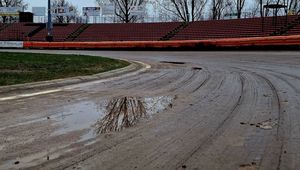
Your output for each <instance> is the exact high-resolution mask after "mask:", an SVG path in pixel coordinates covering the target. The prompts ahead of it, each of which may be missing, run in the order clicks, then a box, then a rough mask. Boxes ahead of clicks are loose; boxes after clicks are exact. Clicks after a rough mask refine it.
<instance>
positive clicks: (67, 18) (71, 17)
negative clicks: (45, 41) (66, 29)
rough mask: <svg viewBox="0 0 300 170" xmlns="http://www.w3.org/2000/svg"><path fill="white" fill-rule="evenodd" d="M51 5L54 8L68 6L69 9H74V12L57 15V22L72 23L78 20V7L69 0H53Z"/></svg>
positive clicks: (55, 20)
mask: <svg viewBox="0 0 300 170" xmlns="http://www.w3.org/2000/svg"><path fill="white" fill-rule="evenodd" d="M51 6H52V9H53V8H59V7H61V8H68V9H69V10H72V11H73V12H72V14H66V15H57V16H55V19H54V22H55V23H70V22H75V21H76V18H77V16H78V11H77V8H76V7H75V6H74V5H73V4H71V3H70V2H68V1H67V0H52V5H51Z"/></svg>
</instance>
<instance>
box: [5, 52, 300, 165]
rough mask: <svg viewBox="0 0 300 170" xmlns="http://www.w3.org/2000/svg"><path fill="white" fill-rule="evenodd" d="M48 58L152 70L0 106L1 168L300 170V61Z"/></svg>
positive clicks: (259, 55)
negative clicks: (120, 62)
mask: <svg viewBox="0 0 300 170" xmlns="http://www.w3.org/2000/svg"><path fill="white" fill-rule="evenodd" d="M36 52H39V51H36ZM42 52H49V53H76V54H78V53H81V54H90V55H102V56H109V57H116V58H123V59H130V60H137V61H141V62H144V63H147V64H149V65H151V68H150V69H147V70H146V71H143V72H140V73H138V74H137V75H128V76H122V77H119V78H118V77H117V78H114V79H111V80H109V81H104V82H91V83H83V84H78V85H75V86H70V87H68V88H61V89H60V90H58V91H53V92H51V91H50V92H49V93H48V94H43V95H36V96H32V97H23V98H19V99H10V100H2V101H0V113H1V114H0V121H1V124H0V153H1V154H0V169H18V168H29V169H122V170H124V169H171V170H173V169H199V170H202V169H203V170H207V169H240V170H243V169H274V170H275V169H298V168H299V167H300V53H299V52H121V51H119V52H109V51H106V52H105V51H102V52H97V51H90V52H89V51H56V52H54V51H42ZM16 93H20V92H16ZM26 93H28V92H26Z"/></svg>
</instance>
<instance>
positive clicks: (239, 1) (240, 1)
mask: <svg viewBox="0 0 300 170" xmlns="http://www.w3.org/2000/svg"><path fill="white" fill-rule="evenodd" d="M245 2H246V0H234V3H235V5H236V12H237V18H241V16H242V11H243V8H244V6H245Z"/></svg>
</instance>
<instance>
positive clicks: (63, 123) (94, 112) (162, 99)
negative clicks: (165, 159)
mask: <svg viewBox="0 0 300 170" xmlns="http://www.w3.org/2000/svg"><path fill="white" fill-rule="evenodd" d="M173 100H174V98H173V97H170V96H159V97H146V98H142V97H121V98H113V99H111V100H102V101H100V102H98V103H94V102H84V103H80V104H75V105H71V106H68V108H66V109H68V111H67V112H64V113H62V114H60V115H59V114H58V115H57V116H55V117H53V119H54V120H55V121H56V123H57V124H58V125H59V126H60V128H59V129H58V130H57V131H56V132H55V133H53V134H52V135H54V136H55V135H61V134H66V133H69V132H72V131H80V130H85V133H84V134H83V135H82V136H81V140H80V141H86V140H89V139H92V138H94V137H96V135H97V134H101V133H107V132H112V131H120V130H122V129H124V128H128V127H131V126H134V125H135V124H136V123H138V122H139V120H141V119H143V118H149V117H151V116H152V115H153V114H155V113H159V112H162V111H164V110H165V109H167V108H169V107H171V106H172V102H173Z"/></svg>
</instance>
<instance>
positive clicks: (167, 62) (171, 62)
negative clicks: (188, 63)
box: [160, 61, 185, 65]
mask: <svg viewBox="0 0 300 170" xmlns="http://www.w3.org/2000/svg"><path fill="white" fill-rule="evenodd" d="M160 63H166V64H180V65H181V64H185V62H178V61H161V62H160Z"/></svg>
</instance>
